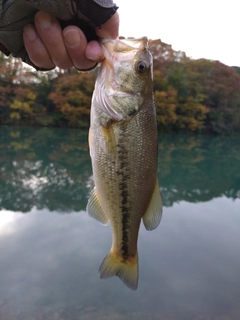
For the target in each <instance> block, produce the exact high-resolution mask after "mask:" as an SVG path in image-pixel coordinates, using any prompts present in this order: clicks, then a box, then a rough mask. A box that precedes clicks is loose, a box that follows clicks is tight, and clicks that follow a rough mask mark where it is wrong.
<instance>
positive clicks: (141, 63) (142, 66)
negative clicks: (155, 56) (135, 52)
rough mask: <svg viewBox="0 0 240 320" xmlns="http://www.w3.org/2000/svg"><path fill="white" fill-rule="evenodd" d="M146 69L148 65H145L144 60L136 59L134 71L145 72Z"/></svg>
mask: <svg viewBox="0 0 240 320" xmlns="http://www.w3.org/2000/svg"><path fill="white" fill-rule="evenodd" d="M147 69H148V66H147V64H146V62H144V61H138V62H137V63H136V71H137V72H138V73H145V72H146V71H147Z"/></svg>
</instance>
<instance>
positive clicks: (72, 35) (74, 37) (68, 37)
mask: <svg viewBox="0 0 240 320" xmlns="http://www.w3.org/2000/svg"><path fill="white" fill-rule="evenodd" d="M63 37H64V41H65V43H66V45H67V46H68V47H71V48H75V47H78V46H79V45H80V42H81V38H80V35H79V33H78V32H77V31H75V30H68V31H66V32H64V33H63Z"/></svg>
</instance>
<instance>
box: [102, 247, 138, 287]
mask: <svg viewBox="0 0 240 320" xmlns="http://www.w3.org/2000/svg"><path fill="white" fill-rule="evenodd" d="M99 276H100V278H101V279H108V278H111V277H113V276H117V277H119V278H120V279H121V280H122V281H123V283H124V284H125V285H126V286H127V287H129V288H130V289H132V290H137V287H138V253H137V252H136V255H135V257H132V258H131V259H129V260H126V261H125V260H122V258H121V257H118V256H115V255H114V254H113V253H112V251H110V252H109V253H108V255H107V256H106V257H105V258H104V260H103V262H102V264H101V266H100V268H99Z"/></svg>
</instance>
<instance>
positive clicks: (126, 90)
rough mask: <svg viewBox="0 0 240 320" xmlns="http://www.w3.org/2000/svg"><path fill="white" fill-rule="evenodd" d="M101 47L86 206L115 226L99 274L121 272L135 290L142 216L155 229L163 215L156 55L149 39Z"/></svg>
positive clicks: (119, 41)
mask: <svg viewBox="0 0 240 320" xmlns="http://www.w3.org/2000/svg"><path fill="white" fill-rule="evenodd" d="M102 49H103V52H104V55H105V58H106V59H105V60H104V61H103V62H102V64H101V68H100V72H99V75H98V77H97V80H96V84H95V90H94V93H93V98H92V108H91V125H90V130H89V146H90V155H91V161H92V168H93V178H94V182H95V188H94V190H93V192H92V194H91V196H90V199H89V201H88V205H87V211H88V213H89V215H90V216H91V217H93V218H95V219H96V220H98V221H99V222H101V223H102V224H104V225H106V224H107V223H108V222H110V224H111V228H112V248H111V250H110V252H109V254H108V255H107V256H106V257H105V259H104V260H103V262H102V264H101V266H100V269H99V274H100V278H109V277H112V276H114V275H116V276H118V277H119V278H120V279H121V280H122V281H123V282H124V283H125V284H126V285H127V286H128V287H130V288H131V289H133V290H136V289H137V286H138V252H137V239H138V232H139V227H140V223H141V219H142V220H143V223H144V225H145V227H146V229H147V230H153V229H155V228H156V227H157V226H158V224H159V223H160V220H161V215H162V201H161V196H160V192H159V185H158V181H157V178H156V173H157V139H158V134H157V125H156V115H155V106H154V100H153V88H152V56H151V53H150V51H149V49H148V41H147V38H141V39H131V40H130V39H122V40H103V41H102Z"/></svg>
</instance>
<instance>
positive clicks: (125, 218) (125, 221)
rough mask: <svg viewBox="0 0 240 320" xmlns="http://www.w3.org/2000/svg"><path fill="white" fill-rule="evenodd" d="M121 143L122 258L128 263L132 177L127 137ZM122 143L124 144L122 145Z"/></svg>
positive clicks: (119, 151) (119, 155)
mask: <svg viewBox="0 0 240 320" xmlns="http://www.w3.org/2000/svg"><path fill="white" fill-rule="evenodd" d="M122 138H123V139H121V141H119V142H120V143H119V146H120V148H119V150H118V159H119V161H120V168H119V171H118V172H117V174H118V176H119V178H120V183H119V190H120V195H121V211H122V243H121V244H122V246H121V250H122V257H123V261H126V260H127V259H128V257H129V235H128V231H129V219H130V213H129V192H128V180H129V178H130V175H129V173H128V170H127V168H128V167H129V164H128V157H127V153H128V150H127V149H126V148H125V147H124V142H125V141H124V139H126V137H124V136H123V137H122ZM121 142H122V143H121Z"/></svg>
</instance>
